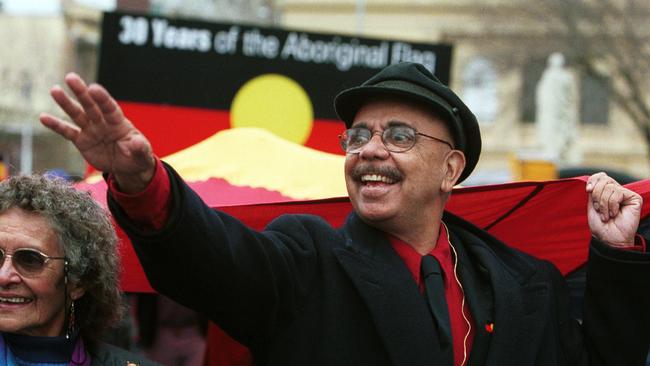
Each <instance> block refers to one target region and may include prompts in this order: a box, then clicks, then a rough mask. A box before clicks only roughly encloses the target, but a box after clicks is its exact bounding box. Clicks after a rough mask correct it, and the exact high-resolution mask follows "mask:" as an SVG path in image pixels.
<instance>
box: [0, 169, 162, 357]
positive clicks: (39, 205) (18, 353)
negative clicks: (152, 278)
mask: <svg viewBox="0 0 650 366" xmlns="http://www.w3.org/2000/svg"><path fill="white" fill-rule="evenodd" d="M116 243H117V238H116V235H115V232H114V230H113V227H112V225H111V223H110V221H109V219H108V217H107V215H106V213H105V211H104V210H103V209H102V208H101V207H99V206H98V205H97V204H96V203H95V201H93V199H92V198H91V197H90V196H89V195H88V194H86V193H82V192H79V191H76V190H75V189H74V188H72V187H70V186H69V185H67V184H66V183H65V182H63V181H61V180H58V179H57V180H55V179H52V178H48V177H44V176H20V177H11V178H9V179H7V180H5V181H3V182H1V183H0V334H1V335H2V336H1V337H0V365H30V366H35V365H43V364H47V365H84V366H88V365H152V364H153V363H152V362H150V361H146V360H145V359H143V358H142V357H139V356H136V355H134V354H131V353H128V352H126V351H123V350H120V349H118V348H116V347H113V346H109V345H107V344H104V343H101V342H100V341H99V338H100V336H101V335H102V333H103V332H104V331H105V330H106V329H108V327H109V326H111V325H113V324H115V323H116V322H117V321H118V320H119V319H120V317H121V315H122V311H123V309H122V301H121V298H120V291H119V288H118V265H119V260H118V256H117V252H116Z"/></svg>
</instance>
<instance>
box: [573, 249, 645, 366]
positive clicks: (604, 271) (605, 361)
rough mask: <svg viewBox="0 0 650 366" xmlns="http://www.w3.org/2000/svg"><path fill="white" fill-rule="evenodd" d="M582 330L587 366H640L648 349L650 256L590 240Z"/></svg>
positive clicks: (643, 362)
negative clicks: (586, 350)
mask: <svg viewBox="0 0 650 366" xmlns="http://www.w3.org/2000/svg"><path fill="white" fill-rule="evenodd" d="M584 306H585V308H584V324H583V328H584V329H583V331H584V334H585V344H586V345H587V346H588V348H589V353H590V359H591V360H592V363H591V364H592V365H631V366H634V365H639V366H642V365H645V362H646V357H647V355H648V350H649V347H650V254H648V253H643V252H635V251H626V250H621V249H615V248H611V247H609V246H607V245H606V244H604V243H602V242H600V241H598V240H596V239H593V240H592V243H591V247H590V253H589V262H588V267H587V283H586V288H585V305H584Z"/></svg>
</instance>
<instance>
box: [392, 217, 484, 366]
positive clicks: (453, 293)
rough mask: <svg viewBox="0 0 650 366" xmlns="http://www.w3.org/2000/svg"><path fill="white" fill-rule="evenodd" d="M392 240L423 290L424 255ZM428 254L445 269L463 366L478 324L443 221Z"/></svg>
mask: <svg viewBox="0 0 650 366" xmlns="http://www.w3.org/2000/svg"><path fill="white" fill-rule="evenodd" d="M390 242H391V244H392V245H393V248H394V249H395V251H396V252H397V254H398V255H399V256H400V257H401V258H402V260H403V261H404V263H405V264H406V267H408V269H409V271H411V274H412V275H413V279H414V280H415V282H416V283H417V284H418V288H419V289H420V291H424V287H423V286H424V285H423V283H422V281H421V279H420V263H421V262H422V255H421V254H420V253H418V252H416V251H415V249H413V247H412V246H410V245H408V244H407V243H405V242H403V241H402V240H400V239H398V238H395V237H393V236H390ZM452 245H453V244H452ZM429 254H431V255H433V256H434V257H435V258H436V259H437V260H438V262H439V263H440V267H441V269H442V272H443V281H444V285H445V297H446V299H447V309H448V310H449V321H450V323H451V338H452V340H453V344H454V365H455V366H461V365H464V364H466V363H467V359H468V358H469V351H470V349H471V346H472V341H473V339H474V331H475V330H474V328H475V326H474V320H473V318H472V314H471V313H470V309H469V305H468V304H467V301H466V300H465V296H464V294H463V289H462V288H461V284H460V279H459V278H457V272H456V271H455V270H454V264H455V256H454V255H453V253H452V249H451V246H450V243H449V238H448V236H447V227H446V226H445V225H444V224H443V225H440V234H439V235H438V242H437V243H436V246H435V248H433V250H432V251H431V252H430V253H429ZM461 309H462V311H461Z"/></svg>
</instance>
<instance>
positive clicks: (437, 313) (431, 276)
mask: <svg viewBox="0 0 650 366" xmlns="http://www.w3.org/2000/svg"><path fill="white" fill-rule="evenodd" d="M420 270H421V272H422V281H424V293H425V295H426V299H427V303H428V304H429V309H430V310H431V313H432V314H433V318H434V320H435V322H436V328H437V330H438V337H439V338H440V347H441V349H442V350H449V349H453V348H452V347H451V344H452V340H451V324H450V322H449V310H448V309H447V299H446V298H445V286H444V283H443V279H442V270H441V269H440V263H438V260H437V259H436V258H435V257H434V256H432V255H425V256H424V257H422V264H421V265H420Z"/></svg>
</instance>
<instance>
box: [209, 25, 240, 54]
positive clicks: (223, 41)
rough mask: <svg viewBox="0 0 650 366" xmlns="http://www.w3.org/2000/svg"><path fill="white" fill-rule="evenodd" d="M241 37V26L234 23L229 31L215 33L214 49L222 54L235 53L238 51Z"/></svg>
mask: <svg viewBox="0 0 650 366" xmlns="http://www.w3.org/2000/svg"><path fill="white" fill-rule="evenodd" d="M238 39H239V27H238V26H236V25H233V26H232V27H230V29H229V30H228V31H221V32H217V34H215V35H214V50H215V51H216V52H217V53H218V54H220V55H224V54H230V55H232V54H234V53H235V52H237V40H238Z"/></svg>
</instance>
